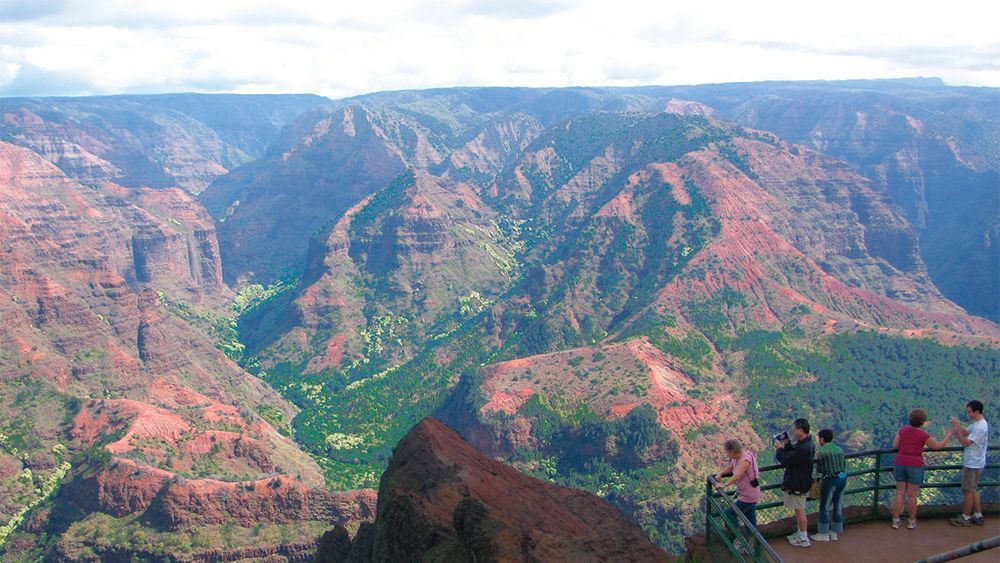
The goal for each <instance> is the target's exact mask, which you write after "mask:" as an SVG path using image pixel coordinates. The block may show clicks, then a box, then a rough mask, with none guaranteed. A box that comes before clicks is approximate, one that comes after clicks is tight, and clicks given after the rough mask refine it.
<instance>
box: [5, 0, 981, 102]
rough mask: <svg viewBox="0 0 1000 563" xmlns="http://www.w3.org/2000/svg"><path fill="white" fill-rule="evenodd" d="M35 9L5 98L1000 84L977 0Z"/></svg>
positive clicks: (107, 4)
mask: <svg viewBox="0 0 1000 563" xmlns="http://www.w3.org/2000/svg"><path fill="white" fill-rule="evenodd" d="M15 6H16V7H17V9H16V10H14V9H13V8H12V7H15ZM25 6H27V4H23V3H11V2H10V0H0V95H24V94H39V95H43V94H90V93H119V92H153V91H182V90H189V91H209V92H213V91H235V92H314V93H319V94H325V95H329V96H332V97H340V96H345V95H351V94H358V93H363V92H369V91H375V90H386V89H402V88H429V87H440V86H455V85H523V86H566V85H635V84H653V83H659V84H691V83H701V82H728V81H751V80H767V79H838V78H883V77H893V76H917V75H920V76H940V77H941V78H943V79H945V80H946V81H948V82H950V83H956V84H971V85H987V86H1000V68H998V64H997V63H996V62H995V61H996V60H997V58H998V57H997V55H998V53H1000V39H998V37H997V35H996V32H995V30H994V29H993V25H994V22H995V21H997V18H996V16H997V15H998V14H997V9H996V8H993V7H992V4H990V3H986V2H978V1H975V0H956V1H952V2H950V3H949V4H948V6H947V9H946V10H944V9H941V7H940V5H939V4H931V3H921V2H915V1H911V2H906V3H903V2H871V1H870V0H868V1H866V2H860V1H857V0H850V1H844V2H838V3H831V4H828V5H825V6H822V5H818V4H816V3H807V2H786V1H777V2H768V3H751V2H736V1H722V0H706V1H703V2H701V3H698V5H697V6H695V5H693V3H689V4H685V5H675V3H668V2H646V1H639V0H617V1H616V2H613V3H611V2H605V1H600V0H590V1H586V2H583V1H581V2H570V1H567V0H549V1H532V0H507V1H503V0H478V1H476V0H418V1H411V2H389V1H385V0H368V1H366V2H362V3H327V4H323V5H314V4H313V3H297V2H287V1H286V2H281V3H278V2H271V1H262V0H213V1H210V2H205V1H204V0H197V1H194V0H172V1H170V2H162V1H157V2H151V1H144V2H135V1H127V0H105V1H97V0H94V1H90V2H81V1H77V0H66V1H56V0H52V1H47V2H39V3H37V5H34V4H33V5H32V6H33V7H30V8H29V7H25ZM5 9H6V10H9V11H5ZM6 14H12V15H11V16H8V17H4V16H5V15H6ZM14 16H16V17H14Z"/></svg>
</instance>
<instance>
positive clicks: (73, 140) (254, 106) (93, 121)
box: [0, 94, 326, 193]
mask: <svg viewBox="0 0 1000 563" xmlns="http://www.w3.org/2000/svg"><path fill="white" fill-rule="evenodd" d="M325 101H326V100H325V99H324V98H320V97H318V96H226V95H222V96H206V95H199V94H169V95H160V96H107V97H93V98H74V99H65V98H64V99H60V100H52V99H39V98H7V99H4V100H2V101H0V127H3V129H4V131H5V133H6V137H5V140H8V141H11V142H13V143H14V144H17V145H20V146H22V147H26V148H29V149H31V150H32V151H34V152H36V153H37V154H39V155H40V156H42V157H43V158H44V159H46V160H48V161H49V162H51V163H53V164H55V165H56V166H58V167H59V169H61V170H62V171H63V172H64V173H66V174H67V175H68V176H70V177H72V178H75V179H76V180H78V181H79V182H81V183H83V184H85V185H104V184H106V183H108V182H116V183H119V184H122V185H126V186H149V187H153V188H162V187H170V186H175V187H180V188H183V189H185V190H187V191H190V192H193V193H198V192H200V191H202V190H204V189H205V187H207V186H208V185H209V184H210V183H211V182H212V180H213V179H215V178H216V177H218V176H219V175H221V174H224V173H226V172H227V171H228V170H229V169H231V168H234V167H235V166H238V165H240V164H243V163H245V162H247V161H248V160H251V159H253V158H256V157H258V156H260V155H261V154H263V152H264V149H265V148H266V147H267V145H268V144H269V143H270V142H271V141H272V140H273V139H274V138H276V137H277V136H278V133H279V131H280V129H281V127H282V126H283V125H284V124H285V123H287V122H288V121H290V120H291V119H292V118H294V117H295V116H296V115H298V114H300V113H302V112H303V111H306V110H307V109H309V108H311V107H314V106H316V105H319V104H321V103H323V102H325Z"/></svg>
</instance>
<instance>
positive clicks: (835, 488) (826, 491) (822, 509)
mask: <svg viewBox="0 0 1000 563" xmlns="http://www.w3.org/2000/svg"><path fill="white" fill-rule="evenodd" d="M846 486H847V477H837V476H834V477H824V478H823V482H822V483H821V485H820V493H819V533H821V534H825V533H828V532H834V533H837V534H839V533H841V532H843V531H844V509H843V506H841V502H840V501H841V500H842V499H843V497H844V487H846ZM831 509H832V512H833V526H831V525H830V512H831Z"/></svg>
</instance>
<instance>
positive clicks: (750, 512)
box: [729, 500, 757, 527]
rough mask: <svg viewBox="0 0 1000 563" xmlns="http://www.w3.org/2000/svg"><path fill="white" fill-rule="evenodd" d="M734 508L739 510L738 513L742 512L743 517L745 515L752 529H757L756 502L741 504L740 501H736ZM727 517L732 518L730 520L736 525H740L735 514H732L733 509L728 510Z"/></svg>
mask: <svg viewBox="0 0 1000 563" xmlns="http://www.w3.org/2000/svg"><path fill="white" fill-rule="evenodd" d="M736 508H739V509H740V512H742V513H743V514H744V515H746V517H747V520H749V521H750V523H751V524H753V525H754V527H757V503H756V502H743V501H742V500H737V501H736ZM729 516H730V517H732V519H733V520H734V521H735V522H736V523H737V524H739V523H740V519H739V517H738V516H736V513H735V512H733V509H731V508H730V509H729Z"/></svg>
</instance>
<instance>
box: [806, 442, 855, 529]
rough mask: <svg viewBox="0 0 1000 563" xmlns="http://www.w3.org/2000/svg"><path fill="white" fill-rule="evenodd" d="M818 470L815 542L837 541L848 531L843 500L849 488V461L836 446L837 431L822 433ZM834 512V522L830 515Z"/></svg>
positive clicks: (818, 452) (817, 456) (817, 459)
mask: <svg viewBox="0 0 1000 563" xmlns="http://www.w3.org/2000/svg"><path fill="white" fill-rule="evenodd" d="M816 471H817V472H818V473H819V475H820V478H821V479H822V482H821V484H820V493H819V533H817V534H814V535H813V537H812V539H813V541H830V540H833V541H837V534H840V533H842V532H843V531H844V512H843V507H842V506H841V499H842V498H843V496H844V487H846V486H847V460H846V459H845V458H844V450H842V449H840V446H838V445H837V444H834V443H833V430H830V429H829V428H824V429H822V430H820V431H819V449H818V450H816ZM831 510H832V512H833V523H832V525H831V522H830V512H831Z"/></svg>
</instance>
